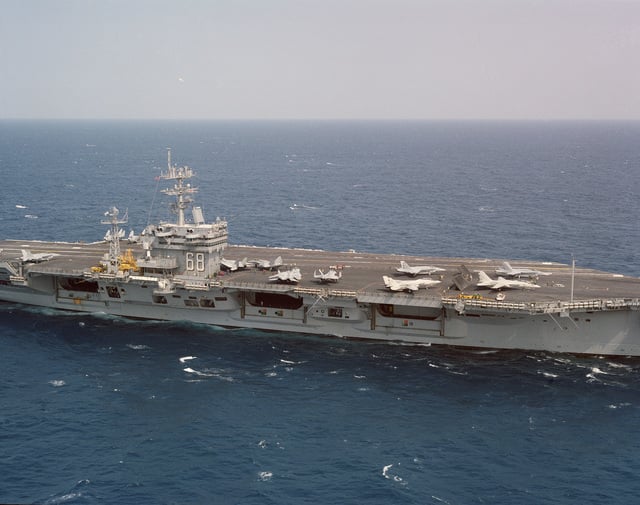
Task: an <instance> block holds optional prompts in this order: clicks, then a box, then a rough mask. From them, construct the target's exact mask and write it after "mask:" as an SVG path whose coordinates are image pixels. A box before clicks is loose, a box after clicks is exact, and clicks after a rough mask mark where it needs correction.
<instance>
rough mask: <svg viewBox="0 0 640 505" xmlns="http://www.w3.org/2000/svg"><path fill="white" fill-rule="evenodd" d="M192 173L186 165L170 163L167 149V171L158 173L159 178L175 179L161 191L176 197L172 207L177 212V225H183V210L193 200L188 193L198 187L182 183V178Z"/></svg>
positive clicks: (191, 175) (194, 191) (169, 154)
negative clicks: (171, 186) (170, 185)
mask: <svg viewBox="0 0 640 505" xmlns="http://www.w3.org/2000/svg"><path fill="white" fill-rule="evenodd" d="M193 175H194V173H193V170H192V169H191V168H189V167H188V166H186V165H185V166H183V167H178V166H177V165H172V164H171V149H167V171H166V172H162V173H161V174H160V179H165V180H174V181H177V182H176V183H175V184H174V186H173V188H168V189H163V190H162V193H164V194H166V195H170V196H175V197H176V201H175V203H174V204H173V206H172V207H173V210H174V211H175V212H176V213H177V214H178V223H177V224H178V226H184V225H185V219H184V211H185V209H186V208H187V207H188V206H189V205H190V204H191V202H192V201H193V200H192V199H191V198H190V197H189V196H188V195H190V194H192V193H197V192H198V188H193V187H191V184H184V180H185V179H190V178H191V177H193Z"/></svg>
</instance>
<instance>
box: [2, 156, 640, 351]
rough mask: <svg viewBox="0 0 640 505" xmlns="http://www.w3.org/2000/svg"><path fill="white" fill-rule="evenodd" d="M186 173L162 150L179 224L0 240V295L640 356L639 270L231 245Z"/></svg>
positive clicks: (75, 305) (223, 320)
mask: <svg viewBox="0 0 640 505" xmlns="http://www.w3.org/2000/svg"><path fill="white" fill-rule="evenodd" d="M192 176H193V171H192V170H191V169H190V168H189V167H186V166H181V167H179V166H176V165H173V164H172V163H171V158H170V155H169V161H168V166H167V170H166V171H165V172H163V173H162V175H161V176H160V178H161V179H163V180H166V181H171V182H172V183H173V186H172V187H170V188H168V189H166V190H164V191H163V192H164V193H165V194H167V195H169V196H174V197H175V202H174V203H173V204H172V208H173V209H174V210H175V212H176V220H175V222H161V223H159V224H155V225H149V226H148V227H147V228H146V229H145V230H144V231H143V232H142V233H141V235H140V236H139V237H135V236H130V237H129V238H128V239H125V237H124V228H123V225H124V224H126V218H124V217H121V216H120V215H119V212H118V210H117V209H115V208H112V209H110V210H109V211H108V212H107V213H105V216H104V219H103V220H102V223H103V224H104V225H106V227H107V233H106V236H105V240H104V241H101V242H97V243H92V244H86V243H65V242H40V241H21V240H3V241H0V251H1V252H0V300H4V301H8V302H15V303H21V304H29V305H37V306H43V307H51V308H57V309H63V310H72V311H78V312H88V313H107V314H112V315H116V316H122V317H129V318H141V319H157V320H171V321H181V320H186V321H192V322H196V323H203V324H211V325H216V326H220V327H230V328H243V327H244V328H255V329H261V330H273V331H283V332H294V333H299V334H315V335H330V336H339V337H347V338H360V339H369V340H380V341H394V342H406V343H411V344H422V345H448V346H459V347H471V348H488V349H523V350H539V351H551V352H566V353H575V354H596V355H618V356H640V311H639V308H640V279H638V278H634V277H627V276H622V275H619V274H612V273H607V272H602V271H597V270H591V269H585V268H576V267H575V265H564V264H559V263H541V262H527V263H526V264H524V263H522V262H517V263H516V262H511V265H509V264H507V265H504V263H505V260H504V259H470V258H434V257H417V256H400V255H391V254H370V253H360V252H355V251H348V252H328V251H318V250H300V249H278V248H264V247H252V246H239V245H229V244H228V232H227V223H226V221H224V220H221V219H217V220H216V221H215V222H213V223H207V222H206V221H205V219H204V216H203V213H202V210H201V209H200V208H199V207H192V200H191V196H190V195H191V194H193V193H195V192H196V191H197V189H196V188H194V187H192V186H191V185H190V184H188V183H185V181H187V180H188V179H190V178H191V177H192ZM189 208H191V211H192V212H191V216H190V217H187V214H188V213H187V210H188V209H189ZM401 262H405V263H406V264H407V265H405V266H406V267H407V268H408V269H407V268H404V267H401ZM411 265H414V266H416V265H418V266H419V265H423V266H427V265H428V266H429V268H423V269H422V270H421V269H418V271H412V270H410V269H411ZM432 267H433V268H432ZM427 272H430V273H427Z"/></svg>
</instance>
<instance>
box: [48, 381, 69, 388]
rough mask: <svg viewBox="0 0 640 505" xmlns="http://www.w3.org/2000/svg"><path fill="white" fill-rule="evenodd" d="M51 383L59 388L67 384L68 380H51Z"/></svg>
mask: <svg viewBox="0 0 640 505" xmlns="http://www.w3.org/2000/svg"><path fill="white" fill-rule="evenodd" d="M49 384H51V385H52V386H53V387H56V388H59V387H62V386H66V384H67V383H66V382H65V381H63V380H50V381H49Z"/></svg>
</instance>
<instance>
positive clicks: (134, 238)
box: [127, 230, 140, 244]
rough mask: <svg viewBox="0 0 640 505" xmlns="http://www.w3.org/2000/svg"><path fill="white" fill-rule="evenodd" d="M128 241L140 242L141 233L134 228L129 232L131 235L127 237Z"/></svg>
mask: <svg viewBox="0 0 640 505" xmlns="http://www.w3.org/2000/svg"><path fill="white" fill-rule="evenodd" d="M127 242H129V243H130V244H137V243H138V242H140V235H136V234H135V232H134V231H133V230H131V231H130V232H129V236H128V237H127Z"/></svg>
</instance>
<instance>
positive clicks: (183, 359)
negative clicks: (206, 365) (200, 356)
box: [180, 356, 197, 363]
mask: <svg viewBox="0 0 640 505" xmlns="http://www.w3.org/2000/svg"><path fill="white" fill-rule="evenodd" d="M196 358H197V356H183V357H182V358H180V363H184V362H185V361H189V360H192V359H196Z"/></svg>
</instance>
